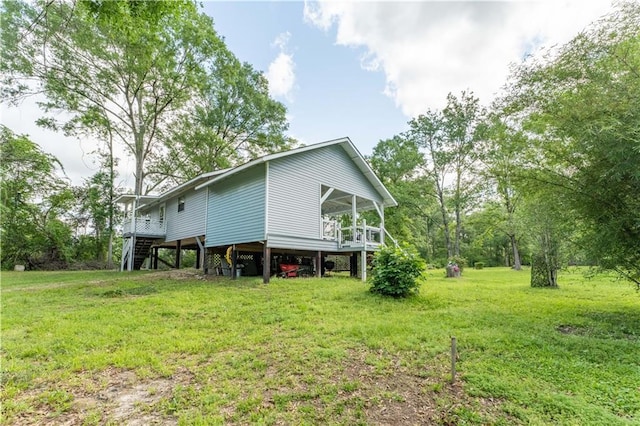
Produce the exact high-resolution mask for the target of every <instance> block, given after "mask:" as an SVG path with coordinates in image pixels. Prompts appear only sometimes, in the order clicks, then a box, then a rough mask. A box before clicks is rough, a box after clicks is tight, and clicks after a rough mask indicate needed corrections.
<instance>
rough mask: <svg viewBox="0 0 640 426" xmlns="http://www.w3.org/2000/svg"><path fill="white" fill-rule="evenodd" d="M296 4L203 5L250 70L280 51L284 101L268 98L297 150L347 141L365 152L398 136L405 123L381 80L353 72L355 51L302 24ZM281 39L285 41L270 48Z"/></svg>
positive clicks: (356, 67) (356, 62) (301, 5)
mask: <svg viewBox="0 0 640 426" xmlns="http://www.w3.org/2000/svg"><path fill="white" fill-rule="evenodd" d="M303 9H304V3H301V2H234V3H229V2H207V3H205V4H204V11H205V12H206V13H207V14H208V15H210V16H212V17H213V19H214V25H215V27H216V30H217V31H218V33H219V34H220V35H222V36H224V38H225V42H226V44H227V46H228V47H229V49H230V50H231V51H232V52H234V53H235V55H236V56H237V57H238V58H239V59H240V60H242V61H246V62H249V63H251V64H252V65H253V66H254V68H256V69H257V70H260V71H263V72H265V73H266V72H268V70H269V65H270V64H271V63H272V62H273V61H274V60H275V59H276V58H277V56H278V55H279V54H280V53H281V51H284V53H285V54H288V55H290V56H291V58H292V59H293V62H294V67H293V71H294V74H295V80H294V82H293V87H292V89H291V91H290V93H288V94H287V95H286V96H282V95H280V96H278V95H276V96H274V97H275V98H276V99H278V100H279V101H281V102H283V103H284V104H285V105H286V106H287V109H288V112H289V120H290V127H289V132H290V134H291V135H292V136H293V137H295V138H297V139H298V140H300V141H301V142H303V143H305V144H311V143H315V142H322V141H325V140H329V139H335V138H339V137H343V136H349V137H350V138H351V139H352V141H353V142H354V143H356V145H357V146H358V147H359V148H360V149H361V151H363V153H370V152H371V150H372V149H373V146H375V144H376V143H378V141H379V140H380V139H384V138H390V137H393V135H395V134H397V133H399V132H401V131H404V130H405V124H406V122H407V117H406V116H405V115H404V114H403V113H402V112H401V111H400V110H399V109H397V108H396V107H395V105H394V101H393V99H391V98H389V97H387V96H384V94H383V93H382V92H383V90H384V86H385V77H384V74H382V73H376V72H369V71H366V70H364V69H362V67H361V66H360V59H359V57H360V55H362V54H363V53H364V49H362V48H355V47H354V48H349V47H345V46H338V45H336V44H335V36H334V35H333V34H331V32H325V31H322V30H321V29H318V28H317V27H314V26H312V25H310V24H308V23H305V22H304V20H303ZM282 34H288V42H287V43H286V46H284V47H283V48H282V49H281V48H280V47H279V46H276V45H275V44H274V42H275V40H276V39H277V38H278V37H279V36H280V35H282Z"/></svg>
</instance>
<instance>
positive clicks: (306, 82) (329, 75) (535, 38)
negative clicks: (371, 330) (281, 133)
mask: <svg viewBox="0 0 640 426" xmlns="http://www.w3.org/2000/svg"><path fill="white" fill-rule="evenodd" d="M611 9H612V6H611V2H610V1H604V0H591V1H588V0H582V1H563V0H555V1H554V0H547V1H539V2H525V1H499V2H489V1H466V2H454V1H440V2H431V1H411V2H398V1H386V2H371V1H335V0H332V1H324V0H321V1H317V2H316V1H314V2H299V1H280V2H269V1H262V2H247V1H233V2H230V1H227V2H223V1H205V2H203V11H204V12H205V13H206V14H208V15H210V16H211V17H212V18H213V20H214V26H215V28H216V31H217V32H218V34H220V35H221V36H223V37H224V40H225V42H226V44H227V46H228V48H229V49H230V50H231V51H232V52H234V54H235V55H236V56H237V57H238V58H239V59H240V60H241V61H243V62H248V63H250V64H251V65H252V66H253V67H254V68H255V69H257V70H259V71H262V72H264V73H265V76H266V77H267V79H268V80H269V90H270V93H271V96H272V97H273V98H275V99H276V100H278V101H280V102H282V103H284V104H285V106H286V107H287V111H288V113H287V117H288V120H289V135H290V136H292V137H294V138H296V139H297V140H299V141H300V142H301V143H304V144H312V143H317V142H322V141H326V140H330V139H336V138H340V137H344V136H348V137H349V138H351V140H352V141H353V143H354V144H355V145H356V147H357V148H358V149H359V150H360V152H361V153H362V154H364V155H369V154H371V152H372V150H373V148H374V147H375V145H376V144H377V143H378V142H379V141H380V140H384V139H388V138H391V137H393V136H394V135H397V134H399V133H401V132H403V131H405V130H407V121H409V120H410V119H411V118H412V117H415V116H417V115H419V114H422V113H424V112H426V111H427V110H429V109H438V108H442V107H443V106H444V104H445V102H446V96H447V94H448V93H453V94H454V95H459V94H460V93H461V92H462V91H472V92H473V93H474V94H475V95H476V96H477V97H479V99H480V102H481V103H482V104H484V105H489V104H490V102H491V101H492V99H494V98H495V97H496V95H497V94H499V93H500V89H501V87H502V86H503V84H504V83H505V82H506V81H507V78H508V75H509V69H510V66H511V65H513V64H518V63H520V62H521V61H522V60H523V59H524V58H525V57H526V56H527V55H535V54H536V53H537V52H540V49H543V48H548V47H551V46H554V45H561V44H564V43H566V42H568V41H569V40H570V39H571V38H572V37H574V36H575V35H577V34H578V33H579V32H580V31H581V30H583V29H584V28H585V27H586V26H587V25H588V24H589V23H590V22H592V21H594V20H596V19H597V18H598V17H600V16H602V15H603V14H606V13H607V12H609V11H611ZM0 114H1V117H0V118H1V121H2V123H3V124H5V125H7V126H8V127H9V128H11V129H12V130H13V131H14V132H16V133H20V134H28V135H29V136H31V138H32V140H34V141H35V142H37V143H38V144H39V145H40V146H41V147H42V148H43V149H44V150H45V151H46V152H49V153H51V154H53V155H55V156H56V157H57V158H58V159H60V160H61V162H62V163H63V165H64V167H65V171H66V174H67V176H68V177H69V178H70V179H71V181H72V182H73V183H74V184H81V183H82V179H83V178H86V177H88V176H90V175H92V174H93V173H95V172H96V170H97V167H96V165H95V164H94V163H93V161H92V156H91V155H90V154H89V153H90V152H91V151H92V149H93V146H94V145H93V144H94V142H93V141H90V140H84V141H79V140H77V139H74V138H65V137H64V136H62V135H60V134H56V133H53V132H50V131H45V130H42V129H39V128H37V127H36V126H35V124H34V122H35V120H36V119H37V118H38V117H40V114H39V112H38V108H37V105H36V100H34V99H31V100H29V101H26V102H24V103H23V104H22V105H20V107H18V108H9V107H7V106H6V105H2V106H1V107H0ZM123 157H124V154H123ZM133 165H134V162H133V159H132V158H123V159H122V160H121V163H120V173H121V177H122V180H121V182H120V183H121V185H123V186H125V187H131V186H133V176H132V170H133Z"/></svg>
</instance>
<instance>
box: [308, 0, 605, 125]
mask: <svg viewBox="0 0 640 426" xmlns="http://www.w3.org/2000/svg"><path fill="white" fill-rule="evenodd" d="M608 10H610V3H609V2H604V1H596V2H570V1H564V2H551V1H548V2H397V3H396V2H353V1H351V2H336V1H326V0H321V1H319V2H316V3H305V7H304V19H305V21H306V22H307V23H310V24H312V25H314V26H316V27H318V28H320V29H322V30H325V31H328V30H330V29H331V28H333V27H335V28H336V44H338V45H343V46H349V47H354V48H364V49H365V53H364V54H363V55H362V56H361V58H360V59H361V66H362V68H363V69H366V70H370V71H383V72H384V74H385V76H386V87H385V88H384V93H385V94H386V95H388V96H390V97H391V98H392V99H394V101H395V102H396V105H397V106H398V107H399V108H401V110H402V112H403V113H404V114H406V115H407V116H415V115H417V114H420V113H423V112H425V111H426V109H427V108H439V107H442V106H443V105H444V103H445V100H446V95H447V93H449V92H452V93H454V94H459V93H460V92H461V91H463V90H472V91H474V92H475V94H476V95H477V96H479V97H480V99H481V101H482V102H483V103H485V104H487V103H489V102H490V101H491V99H492V98H493V97H494V96H495V94H496V93H497V92H498V91H499V90H500V87H501V86H502V85H503V84H504V83H505V82H506V79H507V76H508V73H509V65H510V64H511V63H515V62H520V61H521V60H522V58H523V57H524V56H525V55H526V54H527V53H532V52H534V51H535V50H536V49H538V48H540V47H542V46H552V45H554V44H562V43H565V42H567V41H569V40H570V39H571V38H572V37H573V36H575V35H576V34H577V33H578V32H579V31H580V30H582V29H583V28H584V27H585V26H587V25H588V23H589V22H591V21H593V20H595V19H597V18H598V17H599V16H601V15H602V14H604V13H606V12H607V11H608Z"/></svg>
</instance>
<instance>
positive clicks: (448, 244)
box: [438, 191, 453, 259]
mask: <svg viewBox="0 0 640 426" xmlns="http://www.w3.org/2000/svg"><path fill="white" fill-rule="evenodd" d="M438 201H439V202H440V214H441V215H442V226H443V228H444V244H445V248H446V249H447V259H451V257H453V253H452V250H451V235H450V234H449V218H448V217H447V209H446V207H445V205H444V194H442V192H441V191H438Z"/></svg>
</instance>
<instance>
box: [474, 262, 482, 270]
mask: <svg viewBox="0 0 640 426" xmlns="http://www.w3.org/2000/svg"><path fill="white" fill-rule="evenodd" d="M473 267H474V268H476V269H482V268H484V262H476V263H474V264H473Z"/></svg>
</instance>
